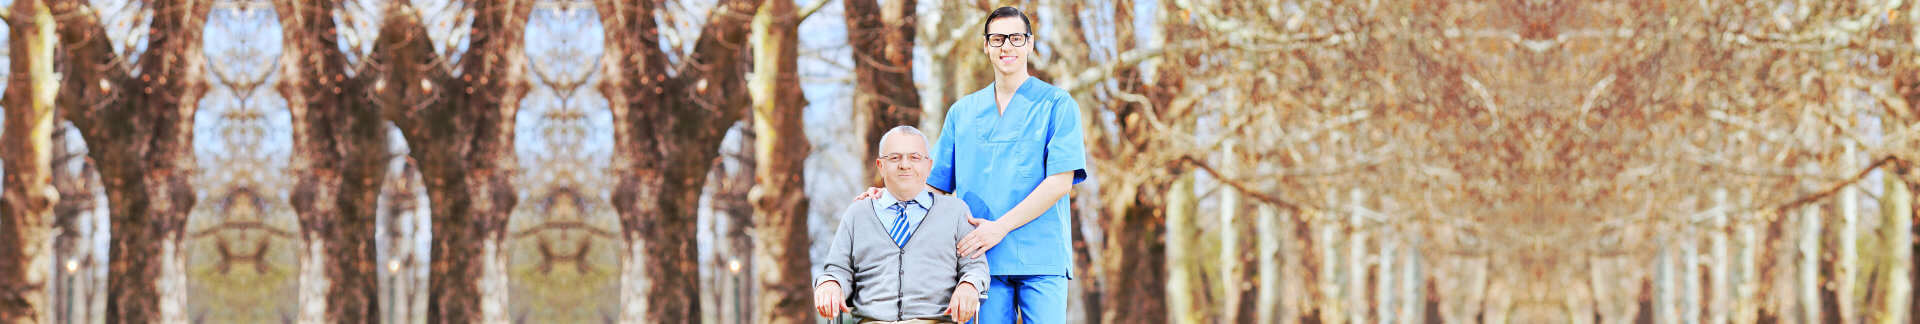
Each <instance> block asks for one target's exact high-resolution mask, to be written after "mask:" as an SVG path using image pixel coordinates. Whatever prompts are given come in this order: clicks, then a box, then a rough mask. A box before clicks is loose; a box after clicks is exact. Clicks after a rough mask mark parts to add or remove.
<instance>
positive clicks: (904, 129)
mask: <svg viewBox="0 0 1920 324" xmlns="http://www.w3.org/2000/svg"><path fill="white" fill-rule="evenodd" d="M894 133H907V134H912V135H914V136H919V137H920V146H921V147H931V146H933V141H928V140H927V134H926V133H921V132H920V129H919V128H913V126H907V125H900V126H894V127H893V129H890V130H887V134H886V135H880V143H875V144H874V145H873V152H874V154H879V153H880V152H884V151H885V150H884V149H881V147H883V146H886V143H887V139H889V138H893V134H894ZM921 153H927V152H921Z"/></svg>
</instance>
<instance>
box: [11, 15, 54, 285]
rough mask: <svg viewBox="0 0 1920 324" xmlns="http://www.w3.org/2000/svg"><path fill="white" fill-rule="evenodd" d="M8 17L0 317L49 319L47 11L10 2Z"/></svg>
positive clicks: (50, 34)
mask: <svg viewBox="0 0 1920 324" xmlns="http://www.w3.org/2000/svg"><path fill="white" fill-rule="evenodd" d="M11 10H12V13H11V14H9V15H8V17H9V18H8V21H7V26H9V27H10V28H9V29H8V31H7V33H8V37H9V44H8V48H9V53H10V54H11V55H10V56H11V57H10V58H11V59H12V63H11V64H10V65H9V69H10V72H9V75H10V76H11V78H12V80H9V81H8V82H7V89H6V95H5V97H4V98H0V102H3V103H4V105H5V106H6V125H5V129H6V133H5V134H4V135H0V138H5V139H6V140H4V141H0V165H4V166H5V172H0V173H3V174H5V176H6V178H5V180H4V181H0V184H4V187H5V191H4V193H0V322H5V323H40V322H52V321H53V317H52V316H53V314H55V312H53V308H52V305H53V303H52V302H53V299H51V298H50V296H51V295H50V294H49V292H48V291H49V289H48V287H50V286H51V285H53V284H54V281H56V280H51V278H55V276H54V274H55V273H54V272H53V271H52V270H53V267H54V266H53V263H54V253H55V250H54V245H53V238H54V237H55V236H56V235H55V228H54V227H53V225H54V221H55V218H54V216H55V215H54V208H53V207H54V205H55V204H58V203H59V201H60V192H59V191H58V190H55V188H54V186H53V176H54V173H53V165H52V163H53V150H54V147H53V145H54V144H55V143H54V142H53V132H54V131H56V128H55V127H54V98H55V96H56V95H58V94H59V91H60V88H59V85H60V84H59V79H58V76H57V75H55V74H54V61H53V54H54V49H55V48H54V47H55V46H58V44H59V43H58V42H57V39H56V38H55V37H54V26H53V23H54V21H53V14H52V12H51V11H50V10H49V8H48V7H47V4H46V3H45V2H43V1H37V0H17V1H14V3H13V8H11Z"/></svg>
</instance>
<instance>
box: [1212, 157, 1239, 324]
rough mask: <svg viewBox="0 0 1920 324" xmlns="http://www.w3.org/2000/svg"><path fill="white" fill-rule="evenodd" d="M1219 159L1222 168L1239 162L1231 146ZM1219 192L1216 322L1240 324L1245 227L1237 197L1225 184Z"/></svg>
mask: <svg viewBox="0 0 1920 324" xmlns="http://www.w3.org/2000/svg"><path fill="white" fill-rule="evenodd" d="M1221 159H1222V160H1224V161H1230V162H1226V163H1223V164H1231V163H1234V162H1231V161H1238V160H1237V159H1236V158H1235V157H1234V155H1233V146H1232V145H1231V144H1229V145H1226V146H1225V150H1224V152H1222V154H1221ZM1218 190H1219V195H1220V219H1219V222H1220V255H1219V260H1217V261H1215V262H1219V265H1218V266H1219V267H1220V275H1219V277H1218V280H1215V281H1216V282H1218V286H1219V287H1218V289H1219V291H1220V292H1219V295H1218V296H1217V297H1215V298H1214V300H1217V301H1219V307H1218V309H1219V311H1220V312H1219V316H1220V317H1219V320H1218V321H1219V322H1221V323H1238V322H1240V319H1239V317H1240V306H1242V304H1241V300H1240V280H1241V270H1240V265H1241V262H1240V230H1241V229H1244V227H1241V226H1240V224H1239V218H1240V216H1239V213H1240V195H1239V193H1238V192H1235V191H1234V189H1233V187H1230V186H1227V185H1226V184H1219V189H1218Z"/></svg>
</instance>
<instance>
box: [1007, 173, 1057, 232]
mask: <svg viewBox="0 0 1920 324" xmlns="http://www.w3.org/2000/svg"><path fill="white" fill-rule="evenodd" d="M1071 190H1073V172H1072V171H1068V172H1061V173H1058V174H1054V175H1050V176H1047V179H1046V180H1041V181H1040V186H1038V187H1035V188H1033V193H1030V194H1027V199H1024V200H1021V201H1020V204H1018V205H1014V206H1013V209H1011V210H1008V211H1007V213H1006V214H1005V215H1001V216H1000V219H999V220H997V221H996V222H1004V223H1006V224H1007V225H1008V227H1007V230H1009V231H1011V230H1014V229H1018V228H1020V227H1021V226H1026V225H1027V222H1032V221H1033V220H1034V219H1035V218H1040V214H1045V213H1046V212H1047V209H1049V208H1053V204H1054V203H1056V202H1059V201H1060V198H1061V197H1066V196H1067V192H1068V191H1071Z"/></svg>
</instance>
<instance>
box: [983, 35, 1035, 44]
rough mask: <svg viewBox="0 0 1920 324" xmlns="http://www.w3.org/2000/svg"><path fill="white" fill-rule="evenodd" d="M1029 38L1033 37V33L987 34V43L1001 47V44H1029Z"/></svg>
mask: <svg viewBox="0 0 1920 324" xmlns="http://www.w3.org/2000/svg"><path fill="white" fill-rule="evenodd" d="M1028 38H1033V34H1028V33H1012V34H987V45H988V46H993V47H1000V45H1005V44H1007V43H1013V46H1015V47H1019V46H1027V39H1028Z"/></svg>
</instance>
